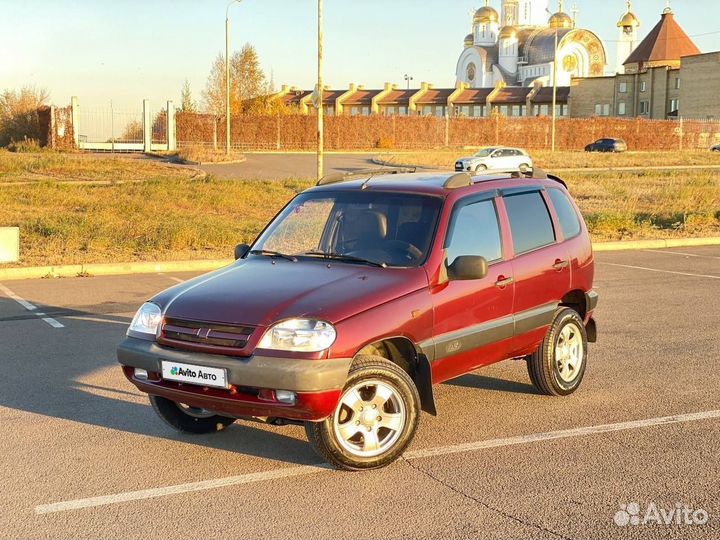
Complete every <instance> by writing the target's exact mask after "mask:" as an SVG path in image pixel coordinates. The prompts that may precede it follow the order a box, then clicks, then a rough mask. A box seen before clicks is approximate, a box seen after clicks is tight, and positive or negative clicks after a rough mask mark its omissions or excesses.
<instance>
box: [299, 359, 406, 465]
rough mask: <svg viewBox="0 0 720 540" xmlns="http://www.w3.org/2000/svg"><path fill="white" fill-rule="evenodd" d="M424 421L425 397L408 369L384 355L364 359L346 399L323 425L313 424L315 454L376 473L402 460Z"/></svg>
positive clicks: (310, 429)
mask: <svg viewBox="0 0 720 540" xmlns="http://www.w3.org/2000/svg"><path fill="white" fill-rule="evenodd" d="M419 421H420V397H419V395H418V391H417V389H416V388H415V385H414V384H413V381H412V379H411V378H410V377H409V376H408V374H407V373H405V371H403V369H402V368H400V367H399V366H397V365H396V364H393V363H392V362H390V361H388V360H386V359H384V358H381V357H378V356H358V357H357V358H356V359H355V361H354V362H353V365H352V368H351V369H350V374H349V376H348V380H347V383H346V384H345V388H344V389H343V392H342V395H341V397H340V401H339V403H338V405H337V407H336V409H335V411H334V412H333V414H332V415H331V416H329V417H328V418H326V419H325V420H323V421H322V422H307V423H306V424H305V432H306V433H307V437H308V440H309V441H310V444H311V445H312V447H313V448H314V449H315V451H316V452H317V453H318V454H320V456H322V457H323V458H324V459H325V460H327V461H328V462H329V463H331V464H332V465H334V466H335V467H337V468H339V469H346V470H360V469H376V468H379V467H383V466H385V465H388V464H389V463H391V462H393V461H394V460H395V459H397V458H398V457H399V456H400V455H401V454H402V452H403V450H405V448H406V447H407V446H408V445H409V444H410V442H411V441H412V439H413V437H414V435H415V431H416V430H417V426H418V423H419Z"/></svg>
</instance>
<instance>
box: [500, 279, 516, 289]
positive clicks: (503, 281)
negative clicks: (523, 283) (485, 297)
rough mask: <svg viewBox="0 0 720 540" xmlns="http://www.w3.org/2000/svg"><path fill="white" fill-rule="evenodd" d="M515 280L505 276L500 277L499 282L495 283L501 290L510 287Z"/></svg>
mask: <svg viewBox="0 0 720 540" xmlns="http://www.w3.org/2000/svg"><path fill="white" fill-rule="evenodd" d="M513 281H514V280H513V278H511V277H509V278H506V277H505V276H500V277H499V278H498V280H497V281H496V282H495V286H496V287H497V288H499V289H504V288H505V287H507V286H508V285H510V284H511V283H512V282H513Z"/></svg>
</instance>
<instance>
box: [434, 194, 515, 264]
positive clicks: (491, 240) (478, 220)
mask: <svg viewBox="0 0 720 540" xmlns="http://www.w3.org/2000/svg"><path fill="white" fill-rule="evenodd" d="M445 248H446V249H447V264H448V265H451V264H452V263H453V262H454V261H455V259H456V258H457V257H459V256H461V255H481V256H482V257H485V259H486V260H487V261H488V262H492V261H495V260H498V259H500V258H502V245H501V242H500V228H499V226H498V219H497V212H496V211H495V204H494V203H493V201H481V202H476V203H472V204H467V205H465V206H461V207H460V208H459V209H457V210H456V211H455V215H454V216H453V220H452V223H451V225H450V233H449V234H448V238H447V241H446V242H445Z"/></svg>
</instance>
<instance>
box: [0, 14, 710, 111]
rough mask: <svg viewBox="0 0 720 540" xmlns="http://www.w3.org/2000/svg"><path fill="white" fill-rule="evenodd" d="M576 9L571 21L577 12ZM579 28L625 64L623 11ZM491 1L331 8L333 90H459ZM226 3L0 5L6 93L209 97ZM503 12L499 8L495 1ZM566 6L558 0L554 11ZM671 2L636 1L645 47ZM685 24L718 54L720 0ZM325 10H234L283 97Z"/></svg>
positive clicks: (94, 103)
mask: <svg viewBox="0 0 720 540" xmlns="http://www.w3.org/2000/svg"><path fill="white" fill-rule="evenodd" d="M572 3H573V2H572V0H568V1H567V2H566V3H565V4H566V10H569V6H571V5H572ZM575 3H576V4H577V6H578V8H579V15H578V25H579V26H581V27H585V28H589V29H590V30H592V31H594V32H595V33H597V34H598V35H599V36H600V37H601V38H602V39H603V40H604V41H605V43H606V46H607V48H608V59H609V61H610V63H611V64H614V61H615V44H614V42H615V41H616V40H617V39H618V29H617V27H616V23H617V21H618V19H619V18H620V17H621V16H622V15H623V14H624V12H625V0H575ZM483 4H484V2H483V0H362V1H361V0H325V15H324V16H325V68H324V73H325V82H326V84H329V85H331V86H333V87H339V88H347V86H348V84H349V83H350V82H355V83H357V84H364V85H365V86H366V87H368V88H371V87H375V88H377V87H381V86H382V85H383V83H384V82H386V81H387V82H393V83H397V84H399V85H404V84H405V82H404V75H405V74H406V73H407V74H409V75H411V76H412V77H413V85H414V86H419V83H420V82H421V81H428V82H430V83H432V84H434V85H435V86H436V87H452V86H454V84H455V64H456V62H457V58H458V56H459V54H460V52H461V51H462V42H463V38H464V37H465V35H466V34H467V33H468V32H469V31H470V29H471V15H470V14H471V13H472V11H473V9H474V8H477V7H479V6H481V5H483ZM226 5H227V3H226V1H225V0H113V1H110V0H22V1H20V0H0V90H2V89H13V88H20V87H22V86H24V85H27V84H31V85H35V86H36V87H42V88H46V89H47V90H48V91H49V92H50V94H51V101H52V102H53V103H55V104H57V105H64V104H67V103H69V101H70V97H71V96H78V98H79V101H80V104H81V105H82V106H85V107H97V108H104V107H108V106H109V104H110V101H111V100H112V101H113V104H114V107H115V108H116V110H118V109H120V110H122V109H127V110H128V111H130V110H137V109H138V108H140V107H141V103H142V99H143V98H148V99H150V100H151V101H152V102H153V104H154V105H160V104H161V103H162V104H164V102H165V101H167V100H168V99H172V100H174V101H175V102H176V103H179V100H180V91H181V88H182V85H183V83H184V81H185V80H186V79H187V80H188V81H189V83H190V86H191V89H192V92H193V97H194V98H195V99H196V100H198V101H199V100H201V96H202V90H203V88H204V87H205V82H206V80H207V76H208V73H209V70H210V65H211V62H212V60H213V59H214V57H215V56H216V55H217V54H218V53H221V52H224V48H225V7H226ZM491 5H493V6H494V7H495V8H496V9H498V10H499V9H500V0H491ZM556 5H557V3H556V1H555V0H551V6H552V8H555V7H556ZM664 7H665V0H634V2H633V11H634V12H635V13H636V15H637V16H638V17H639V19H640V21H641V23H642V27H641V29H640V34H641V38H642V37H644V36H645V34H646V33H647V32H649V31H650V29H651V28H652V27H653V26H654V25H655V24H656V23H657V22H658V20H659V18H660V13H661V12H662V10H663V8H664ZM672 8H673V10H674V12H675V16H676V19H677V20H678V22H679V23H680V24H681V26H682V27H683V28H684V29H685V31H686V32H687V33H688V34H689V35H691V36H696V37H693V39H694V41H695V43H696V44H697V46H698V47H699V48H700V49H701V50H702V51H703V52H710V51H716V50H720V0H673V2H672ZM553 10H554V9H553ZM316 16H317V2H316V0H243V1H242V3H240V4H234V5H232V6H231V7H230V42H231V49H240V48H241V47H242V45H243V44H244V43H245V42H249V43H251V44H252V45H254V46H255V48H256V49H257V51H258V54H259V57H260V61H261V64H262V67H263V69H264V70H265V72H266V75H267V76H268V78H269V77H270V75H271V74H272V76H273V79H274V81H275V84H276V87H278V88H279V87H280V85H281V84H289V85H294V86H298V87H301V88H312V87H313V85H314V82H315V80H316V65H317V56H316V52H317V41H316V37H317V34H316V32H317V18H316Z"/></svg>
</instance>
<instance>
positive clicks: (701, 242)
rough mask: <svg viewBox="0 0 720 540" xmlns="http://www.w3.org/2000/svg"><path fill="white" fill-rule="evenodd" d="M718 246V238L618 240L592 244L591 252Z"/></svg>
mask: <svg viewBox="0 0 720 540" xmlns="http://www.w3.org/2000/svg"><path fill="white" fill-rule="evenodd" d="M698 246H720V237H718V236H713V237H709V238H668V239H666V240H627V241H623V240H620V241H619V242H597V243H593V251H595V252H601V251H628V250H635V249H665V248H677V247H698Z"/></svg>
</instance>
